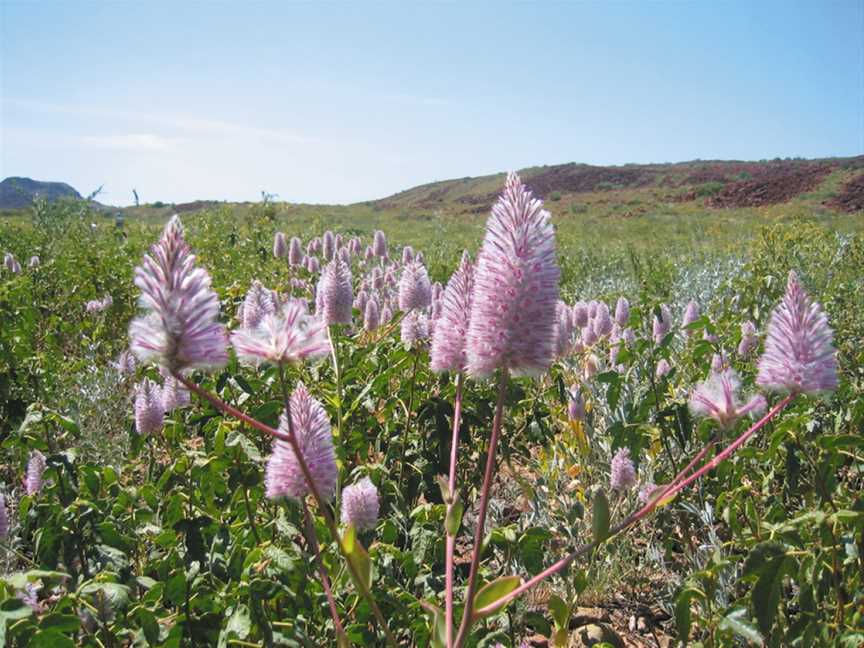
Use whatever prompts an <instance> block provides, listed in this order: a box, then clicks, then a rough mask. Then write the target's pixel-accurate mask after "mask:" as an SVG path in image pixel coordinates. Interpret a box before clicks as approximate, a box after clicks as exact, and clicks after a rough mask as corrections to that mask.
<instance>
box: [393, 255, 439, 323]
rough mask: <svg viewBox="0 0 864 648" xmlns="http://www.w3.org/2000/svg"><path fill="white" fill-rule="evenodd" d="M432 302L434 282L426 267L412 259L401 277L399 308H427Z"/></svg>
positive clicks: (406, 309) (408, 309) (404, 309)
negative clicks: (432, 282) (430, 278)
mask: <svg viewBox="0 0 864 648" xmlns="http://www.w3.org/2000/svg"><path fill="white" fill-rule="evenodd" d="M430 303H432V284H431V282H430V281H429V274H428V273H427V272H426V268H425V267H423V265H421V264H420V263H417V262H416V261H412V262H411V263H409V264H408V265H406V266H405V268H404V269H403V270H402V276H401V277H400V279H399V309H400V310H403V311H410V310H412V309H415V308H426V307H427V306H429V304H430Z"/></svg>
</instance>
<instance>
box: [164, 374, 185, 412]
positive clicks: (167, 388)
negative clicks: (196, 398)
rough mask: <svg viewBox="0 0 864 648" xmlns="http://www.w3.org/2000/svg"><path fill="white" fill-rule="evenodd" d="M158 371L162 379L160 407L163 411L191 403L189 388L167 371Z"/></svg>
mask: <svg viewBox="0 0 864 648" xmlns="http://www.w3.org/2000/svg"><path fill="white" fill-rule="evenodd" d="M160 373H162V377H163V379H164V381H163V383H162V389H161V392H160V396H161V398H162V409H163V410H164V411H165V412H173V411H174V410H175V409H180V408H183V407H188V406H189V405H190V404H191V403H192V397H191V396H190V394H189V390H188V389H186V387H184V386H183V383H181V382H180V381H179V380H177V379H176V378H175V377H174V376H172V375H171V374H170V373H168V372H167V371H164V370H162V371H161V372H160Z"/></svg>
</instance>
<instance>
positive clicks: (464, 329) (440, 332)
mask: <svg viewBox="0 0 864 648" xmlns="http://www.w3.org/2000/svg"><path fill="white" fill-rule="evenodd" d="M473 294H474V265H473V264H472V263H471V259H470V257H469V256H468V254H467V252H466V253H465V254H463V255H462V261H461V263H460V264H459V267H458V268H456V271H455V272H454V273H453V276H451V277H450V281H448V282H447V287H446V288H445V289H444V294H443V296H442V297H441V315H440V317H439V319H438V321H437V322H436V325H435V331H434V334H433V336H432V350H431V352H430V356H431V357H430V368H431V369H432V371H435V372H442V371H463V370H464V369H465V364H466V363H467V360H468V356H467V350H466V348H465V344H466V338H467V335H468V318H469V317H470V314H471V301H472V299H473Z"/></svg>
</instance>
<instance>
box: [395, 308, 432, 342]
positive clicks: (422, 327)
mask: <svg viewBox="0 0 864 648" xmlns="http://www.w3.org/2000/svg"><path fill="white" fill-rule="evenodd" d="M400 326H401V328H400V331H399V333H400V339H401V340H402V344H404V345H405V347H406V348H408V349H413V348H415V347H417V346H418V345H419V344H421V343H422V342H423V341H424V340H425V339H426V338H428V337H429V320H428V319H427V317H426V315H425V313H423V312H421V311H418V310H412V311H409V312H408V313H407V314H406V315H405V317H403V318H402V323H401V325H400Z"/></svg>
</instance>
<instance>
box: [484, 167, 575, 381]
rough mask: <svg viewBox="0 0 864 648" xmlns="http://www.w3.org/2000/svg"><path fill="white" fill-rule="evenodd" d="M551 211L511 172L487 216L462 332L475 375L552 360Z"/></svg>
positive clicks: (531, 370) (530, 370)
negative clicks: (467, 312)
mask: <svg viewBox="0 0 864 648" xmlns="http://www.w3.org/2000/svg"><path fill="white" fill-rule="evenodd" d="M549 218H550V216H549V212H547V211H546V210H544V209H543V203H542V201H540V200H537V199H535V198H533V197H532V195H531V192H530V191H528V189H527V188H526V187H525V186H524V185H523V184H522V181H521V180H520V179H519V176H517V175H516V174H515V173H511V174H509V175H508V176H507V182H506V184H505V186H504V192H503V194H502V195H501V197H500V198H499V200H498V202H497V203H495V205H494V206H493V207H492V214H491V215H490V217H489V220H488V221H487V223H486V236H485V238H484V240H483V245H482V247H481V249H480V253H479V255H478V259H477V269H476V271H475V274H474V298H473V301H472V304H471V318H470V322H469V325H468V336H467V349H468V366H467V371H468V373H469V374H470V375H471V376H473V377H478V378H479V377H486V376H489V375H490V374H492V372H494V371H495V369H498V368H500V367H507V368H508V369H510V370H511V371H512V372H513V373H514V374H517V375H526V374H527V375H537V374H540V373H542V372H543V371H545V370H546V369H548V368H549V365H551V364H552V361H553V359H554V356H555V321H556V318H555V308H556V304H557V302H558V281H559V278H560V274H561V273H560V271H559V269H558V264H557V262H556V259H555V232H554V230H553V228H552V224H551V223H550V222H549Z"/></svg>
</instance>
